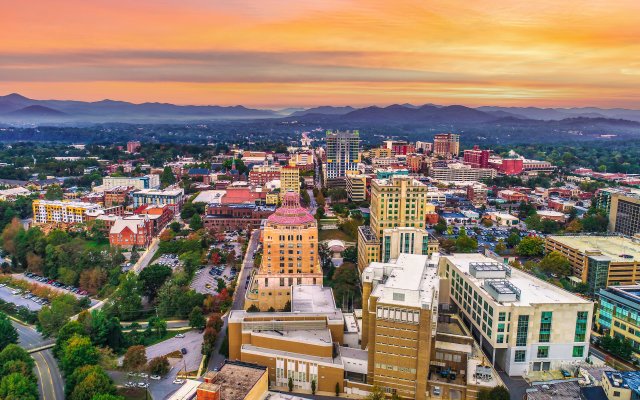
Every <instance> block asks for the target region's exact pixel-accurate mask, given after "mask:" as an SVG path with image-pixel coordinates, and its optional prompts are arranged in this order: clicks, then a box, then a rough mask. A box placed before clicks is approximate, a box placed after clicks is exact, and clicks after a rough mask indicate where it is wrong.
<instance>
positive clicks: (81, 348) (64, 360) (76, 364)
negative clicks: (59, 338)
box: [60, 335, 100, 376]
mask: <svg viewBox="0 0 640 400" xmlns="http://www.w3.org/2000/svg"><path fill="white" fill-rule="evenodd" d="M99 360H100V354H99V353H98V350H97V349H96V348H95V347H94V346H93V345H92V344H91V340H90V339H89V338H88V337H87V336H79V335H73V336H72V337H71V339H69V340H68V341H67V344H66V345H65V346H64V349H63V351H62V357H61V358H60V367H61V369H62V372H63V373H64V375H65V376H69V375H71V374H72V373H73V371H75V370H76V369H78V368H80V367H83V366H85V365H96V364H97V363H98V361H99Z"/></svg>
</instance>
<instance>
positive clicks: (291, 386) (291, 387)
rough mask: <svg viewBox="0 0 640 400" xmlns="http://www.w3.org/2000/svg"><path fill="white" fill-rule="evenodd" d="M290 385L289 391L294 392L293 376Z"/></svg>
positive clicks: (290, 378)
mask: <svg viewBox="0 0 640 400" xmlns="http://www.w3.org/2000/svg"><path fill="white" fill-rule="evenodd" d="M288 386H289V391H290V392H293V378H292V377H289V382H288Z"/></svg>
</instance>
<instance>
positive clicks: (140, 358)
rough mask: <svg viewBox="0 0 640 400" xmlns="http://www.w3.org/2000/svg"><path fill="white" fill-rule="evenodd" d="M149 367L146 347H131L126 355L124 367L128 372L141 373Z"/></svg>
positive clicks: (123, 362)
mask: <svg viewBox="0 0 640 400" xmlns="http://www.w3.org/2000/svg"><path fill="white" fill-rule="evenodd" d="M145 365H147V352H146V349H145V347H144V346H142V345H139V346H131V347H129V348H128V349H127V352H126V353H124V360H123V361H122V366H123V367H124V368H125V369H126V370H128V371H139V370H141V369H142V368H143V367H144V366H145Z"/></svg>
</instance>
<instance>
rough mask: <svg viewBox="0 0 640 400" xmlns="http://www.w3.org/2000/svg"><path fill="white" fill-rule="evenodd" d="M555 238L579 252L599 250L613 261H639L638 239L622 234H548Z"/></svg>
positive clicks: (639, 244) (639, 245)
mask: <svg viewBox="0 0 640 400" xmlns="http://www.w3.org/2000/svg"><path fill="white" fill-rule="evenodd" d="M548 238H549V239H552V240H555V241H557V242H560V243H562V244H564V245H565V246H569V247H571V248H574V249H577V250H578V251H579V252H581V253H585V252H587V251H593V250H600V251H601V252H602V254H603V255H605V256H607V257H609V258H610V259H611V261H613V262H621V263H622V262H634V261H635V262H638V261H640V241H638V240H633V239H631V238H629V237H624V236H598V235H576V236H558V235H551V236H548Z"/></svg>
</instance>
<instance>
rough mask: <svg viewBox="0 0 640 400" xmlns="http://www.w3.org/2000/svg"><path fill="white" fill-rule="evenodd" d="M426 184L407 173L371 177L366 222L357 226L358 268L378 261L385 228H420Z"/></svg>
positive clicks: (425, 202) (424, 209)
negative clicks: (379, 177) (368, 215)
mask: <svg viewBox="0 0 640 400" xmlns="http://www.w3.org/2000/svg"><path fill="white" fill-rule="evenodd" d="M427 190H428V188H427V186H426V185H425V184H424V183H422V182H420V181H418V180H416V179H414V178H410V177H408V176H392V177H391V178H389V179H373V180H372V181H371V207H370V211H371V214H370V226H361V227H359V228H358V268H359V270H360V271H362V270H363V269H364V268H365V267H366V266H367V265H369V263H371V262H376V261H380V259H381V258H380V257H381V253H380V239H381V238H382V236H383V231H384V230H385V229H388V228H397V227H412V228H419V229H424V227H425V215H426V206H427V201H426V193H427Z"/></svg>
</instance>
